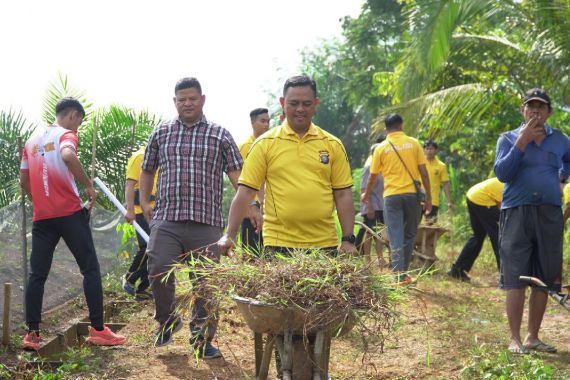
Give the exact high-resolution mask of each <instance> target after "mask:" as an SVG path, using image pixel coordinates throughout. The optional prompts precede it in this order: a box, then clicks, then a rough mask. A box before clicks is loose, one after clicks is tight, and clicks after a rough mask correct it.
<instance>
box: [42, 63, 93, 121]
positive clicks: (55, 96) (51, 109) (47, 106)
mask: <svg viewBox="0 0 570 380" xmlns="http://www.w3.org/2000/svg"><path fill="white" fill-rule="evenodd" d="M66 96H72V97H74V98H76V99H77V100H79V101H80V102H81V104H82V105H83V108H85V114H86V116H88V115H89V113H90V109H91V107H92V104H91V103H90V102H89V101H88V100H87V98H86V97H85V95H84V93H83V92H82V91H79V90H77V89H74V88H72V87H71V86H70V84H69V81H68V79H67V75H62V74H61V73H59V74H58V78H57V80H56V81H54V82H52V83H50V84H49V86H48V88H47V90H46V95H45V98H44V102H43V116H42V119H43V121H44V122H45V123H46V124H50V123H53V121H54V120H55V106H56V104H57V102H59V100H60V99H61V98H64V97H66Z"/></svg>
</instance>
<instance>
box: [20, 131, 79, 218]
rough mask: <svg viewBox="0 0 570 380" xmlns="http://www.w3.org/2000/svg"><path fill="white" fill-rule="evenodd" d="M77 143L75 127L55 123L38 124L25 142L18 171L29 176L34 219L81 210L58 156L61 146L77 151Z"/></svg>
mask: <svg viewBox="0 0 570 380" xmlns="http://www.w3.org/2000/svg"><path fill="white" fill-rule="evenodd" d="M77 143H78V139H77V133H75V131H70V130H68V129H65V128H63V127H60V126H58V125H50V126H48V127H45V128H38V130H36V132H34V134H33V135H32V137H30V139H29V140H28V141H27V142H26V146H25V147H24V152H23V155H22V162H21V165H20V171H23V172H26V171H27V172H28V173H29V176H30V188H31V192H32V206H33V209H34V214H33V220H34V221H37V220H42V219H51V218H57V217H61V216H68V215H71V214H73V213H75V212H77V211H79V210H81V198H79V192H78V191H77V186H76V184H75V179H74V177H73V174H72V173H71V171H70V170H69V169H68V168H67V165H65V162H64V161H63V158H62V157H61V150H62V149H63V148H71V149H73V150H74V151H75V152H77Z"/></svg>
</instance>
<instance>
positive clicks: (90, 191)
mask: <svg viewBox="0 0 570 380" xmlns="http://www.w3.org/2000/svg"><path fill="white" fill-rule="evenodd" d="M85 191H86V192H87V196H88V197H89V203H88V205H87V208H88V209H89V210H90V211H91V209H92V208H93V205H94V204H95V201H96V200H97V191H96V190H95V188H94V187H93V185H91V186H88V187H86V188H85Z"/></svg>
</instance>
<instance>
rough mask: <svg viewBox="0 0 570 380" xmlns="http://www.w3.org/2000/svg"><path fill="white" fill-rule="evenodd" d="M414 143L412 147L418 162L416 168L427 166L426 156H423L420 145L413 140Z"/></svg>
mask: <svg viewBox="0 0 570 380" xmlns="http://www.w3.org/2000/svg"><path fill="white" fill-rule="evenodd" d="M414 142H415V144H414V146H415V149H416V157H417V160H418V166H419V165H427V159H426V155H425V154H424V150H423V148H422V146H421V145H420V143H419V142H418V140H416V139H414Z"/></svg>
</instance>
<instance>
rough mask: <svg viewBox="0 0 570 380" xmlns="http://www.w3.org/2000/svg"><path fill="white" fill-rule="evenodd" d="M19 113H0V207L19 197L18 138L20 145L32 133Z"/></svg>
mask: <svg viewBox="0 0 570 380" xmlns="http://www.w3.org/2000/svg"><path fill="white" fill-rule="evenodd" d="M32 129H33V126H32V125H31V124H29V123H28V122H27V121H26V119H25V118H24V116H23V115H22V113H21V112H16V111H13V110H10V111H7V112H6V111H0V156H1V157H2V160H0V183H2V187H0V207H4V206H7V205H8V204H10V203H11V202H13V201H14V200H16V199H17V198H18V197H19V195H20V185H19V173H20V170H19V168H20V156H19V152H18V143H17V141H18V137H21V138H22V145H23V144H24V143H25V142H26V140H27V139H28V137H29V136H30V134H31V132H32Z"/></svg>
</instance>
